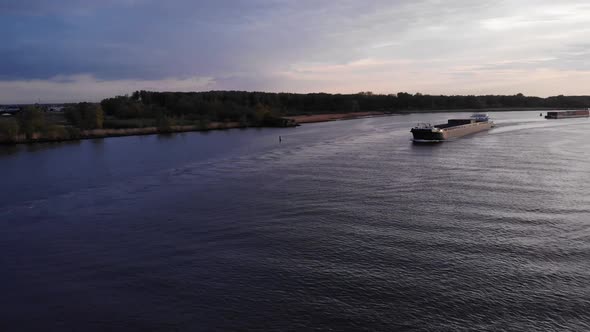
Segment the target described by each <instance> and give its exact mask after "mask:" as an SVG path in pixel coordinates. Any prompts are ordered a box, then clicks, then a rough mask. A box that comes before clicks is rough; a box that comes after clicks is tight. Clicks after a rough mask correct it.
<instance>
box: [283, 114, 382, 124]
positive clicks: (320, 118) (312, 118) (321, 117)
mask: <svg viewBox="0 0 590 332" xmlns="http://www.w3.org/2000/svg"><path fill="white" fill-rule="evenodd" d="M386 114H387V113H384V112H354V113H330V114H314V115H295V116H285V118H286V119H292V120H295V121H296V122H297V123H314V122H326V121H335V120H345V119H356V118H363V117H369V116H379V115H386ZM387 115H388V114H387Z"/></svg>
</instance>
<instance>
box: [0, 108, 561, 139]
mask: <svg viewBox="0 0 590 332" xmlns="http://www.w3.org/2000/svg"><path fill="white" fill-rule="evenodd" d="M554 109H555V108H497V109H494V108H488V109H454V110H407V111H396V112H349V113H324V114H313V115H295V116H285V117H284V118H285V119H290V120H294V121H295V122H296V123H297V124H305V123H317V122H328V121H337V120H351V119H359V118H365V117H378V116H392V115H404V114H416V113H448V112H453V113H461V112H509V111H546V110H554ZM233 128H252V127H248V126H244V125H241V124H240V123H238V122H212V123H210V124H208V125H207V126H206V127H205V128H204V127H202V126H195V125H190V126H171V127H170V128H168V129H167V130H165V131H163V130H160V129H158V128H157V127H144V128H125V129H109V128H105V129H93V130H82V131H81V132H80V135H79V136H78V137H72V138H64V137H42V136H41V135H40V134H36V135H34V136H33V138H32V139H26V137H25V136H24V135H19V136H17V137H16V140H14V139H13V140H6V139H3V138H0V144H23V143H24V144H26V143H40V142H62V141H74V140H82V139H93V138H106V137H120V136H139V135H154V134H169V133H182V132H193V131H209V130H222V129H233Z"/></svg>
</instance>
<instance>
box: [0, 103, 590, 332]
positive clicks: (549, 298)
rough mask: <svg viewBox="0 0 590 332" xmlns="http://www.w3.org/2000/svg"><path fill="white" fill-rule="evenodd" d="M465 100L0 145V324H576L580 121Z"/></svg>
mask: <svg viewBox="0 0 590 332" xmlns="http://www.w3.org/2000/svg"><path fill="white" fill-rule="evenodd" d="M466 115H467V116H468V115H469V114H467V113H425V114H410V115H399V116H389V117H375V118H365V119H357V120H347V121H335V122H327V123H317V124H306V125H303V126H301V127H298V128H282V129H247V130H239V129H232V130H227V131H217V132H209V133H181V134H173V135H169V136H157V135H152V136H136V137H119V138H106V139H97V140H85V141H80V142H69V143H52V144H35V145H19V146H3V147H0V180H1V185H2V186H1V188H2V190H1V192H0V250H1V255H0V263H1V266H2V270H1V273H0V294H2V296H1V297H0V308H2V310H0V329H1V330H2V331H212V330H261V331H268V330H293V331H295V330H311V329H317V330H329V329H332V330H381V331H390V330H437V331H446V330H448V331H461V330H494V331H496V330H513V331H524V330H536V331H543V330H547V331H552V330H572V331H582V330H590V288H589V285H590V195H589V194H590V176H588V173H589V172H590V120H588V119H585V118H583V119H567V120H545V119H543V118H541V117H539V112H498V113H493V112H492V113H490V116H491V117H492V118H494V119H495V120H496V122H497V127H496V128H494V129H492V130H491V131H489V132H486V133H479V134H476V135H473V136H469V137H465V138H462V139H459V140H456V141H452V142H445V143H442V144H435V145H416V144H413V143H412V142H410V137H411V134H410V132H409V130H410V128H411V127H412V126H413V125H415V124H416V123H417V122H431V123H442V122H446V119H448V118H451V117H462V116H466ZM279 136H281V137H282V142H279V139H278V137H279Z"/></svg>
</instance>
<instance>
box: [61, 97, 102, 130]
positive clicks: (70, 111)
mask: <svg viewBox="0 0 590 332" xmlns="http://www.w3.org/2000/svg"><path fill="white" fill-rule="evenodd" d="M65 116H66V119H67V120H68V121H69V122H70V123H71V124H72V125H73V126H75V127H77V128H80V129H101V128H102V127H103V125H104V112H103V110H102V107H101V106H100V105H99V104H92V103H78V104H76V105H74V106H71V107H68V108H67V109H66V112H65Z"/></svg>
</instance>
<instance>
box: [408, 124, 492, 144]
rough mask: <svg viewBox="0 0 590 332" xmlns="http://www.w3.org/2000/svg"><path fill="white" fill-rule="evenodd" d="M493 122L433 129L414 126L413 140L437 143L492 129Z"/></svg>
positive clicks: (442, 126)
mask: <svg viewBox="0 0 590 332" xmlns="http://www.w3.org/2000/svg"><path fill="white" fill-rule="evenodd" d="M493 126H494V123H493V122H476V123H469V124H464V125H458V126H450V127H449V126H446V127H445V125H437V126H434V130H433V129H428V128H425V129H421V128H413V129H412V131H411V132H412V135H413V136H414V139H413V141H414V142H417V143H436V142H444V141H448V140H452V139H455V138H459V137H463V136H467V135H471V134H475V133H478V132H482V131H486V130H490V129H491V128H492V127H493Z"/></svg>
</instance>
